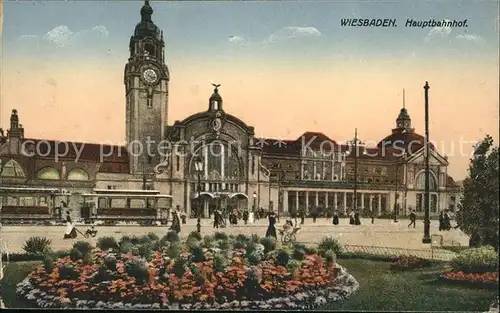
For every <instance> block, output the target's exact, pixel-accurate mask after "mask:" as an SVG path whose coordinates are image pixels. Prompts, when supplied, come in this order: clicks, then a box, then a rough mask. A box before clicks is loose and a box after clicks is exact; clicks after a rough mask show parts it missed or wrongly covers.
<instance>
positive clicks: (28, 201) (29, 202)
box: [19, 197, 35, 206]
mask: <svg viewBox="0 0 500 313" xmlns="http://www.w3.org/2000/svg"><path fill="white" fill-rule="evenodd" d="M19 206H35V199H33V197H19Z"/></svg>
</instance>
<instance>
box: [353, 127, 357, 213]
mask: <svg viewBox="0 0 500 313" xmlns="http://www.w3.org/2000/svg"><path fill="white" fill-rule="evenodd" d="M353 201H354V212H357V210H358V129H357V128H355V129H354V194H353Z"/></svg>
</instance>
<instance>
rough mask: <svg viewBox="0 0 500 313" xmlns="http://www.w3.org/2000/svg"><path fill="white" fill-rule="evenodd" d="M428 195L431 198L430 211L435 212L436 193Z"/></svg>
mask: <svg viewBox="0 0 500 313" xmlns="http://www.w3.org/2000/svg"><path fill="white" fill-rule="evenodd" d="M430 196H431V199H430V200H431V203H430V206H431V208H430V209H431V212H433V213H436V212H437V207H438V206H437V195H434V194H432V195H430Z"/></svg>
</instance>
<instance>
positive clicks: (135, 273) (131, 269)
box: [125, 260, 149, 285]
mask: <svg viewBox="0 0 500 313" xmlns="http://www.w3.org/2000/svg"><path fill="white" fill-rule="evenodd" d="M125 271H126V273H127V275H128V276H130V277H134V278H135V281H136V282H137V283H138V284H141V285H142V284H145V283H147V282H148V281H149V268H148V265H147V264H146V263H145V262H144V261H142V260H130V261H127V262H126V263H125Z"/></svg>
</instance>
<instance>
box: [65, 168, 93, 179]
mask: <svg viewBox="0 0 500 313" xmlns="http://www.w3.org/2000/svg"><path fill="white" fill-rule="evenodd" d="M68 180H79V181H82V180H89V174H87V172H85V171H84V170H82V169H80V168H75V169H74V170H72V171H71V172H69V173H68Z"/></svg>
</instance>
